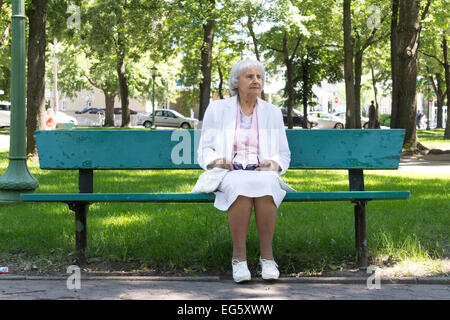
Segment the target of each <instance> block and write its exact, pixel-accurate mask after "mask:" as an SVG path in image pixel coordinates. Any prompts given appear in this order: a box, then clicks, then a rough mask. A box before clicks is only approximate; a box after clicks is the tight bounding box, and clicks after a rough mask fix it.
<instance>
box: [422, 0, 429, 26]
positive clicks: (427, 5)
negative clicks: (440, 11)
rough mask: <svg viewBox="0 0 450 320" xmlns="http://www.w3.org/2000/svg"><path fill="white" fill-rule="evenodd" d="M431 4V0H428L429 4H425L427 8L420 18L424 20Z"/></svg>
mask: <svg viewBox="0 0 450 320" xmlns="http://www.w3.org/2000/svg"><path fill="white" fill-rule="evenodd" d="M430 4H431V0H428V1H427V4H426V5H425V9H423V12H422V15H421V16H420V20H421V21H422V20H424V19H425V17H426V15H427V13H428V9H429V8H430Z"/></svg>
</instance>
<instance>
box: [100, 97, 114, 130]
mask: <svg viewBox="0 0 450 320" xmlns="http://www.w3.org/2000/svg"><path fill="white" fill-rule="evenodd" d="M103 94H104V95H105V109H106V110H105V123H104V124H103V126H104V127H114V100H115V98H116V95H115V94H110V93H109V92H108V91H106V90H103Z"/></svg>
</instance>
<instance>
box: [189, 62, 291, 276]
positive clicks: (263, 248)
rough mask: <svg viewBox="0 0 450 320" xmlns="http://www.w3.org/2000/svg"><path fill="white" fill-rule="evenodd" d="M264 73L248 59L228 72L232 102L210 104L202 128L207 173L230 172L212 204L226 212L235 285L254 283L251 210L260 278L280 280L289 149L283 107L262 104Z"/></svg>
mask: <svg viewBox="0 0 450 320" xmlns="http://www.w3.org/2000/svg"><path fill="white" fill-rule="evenodd" d="M264 79H265V72H264V67H263V65H262V64H261V63H260V62H258V61H253V60H244V61H241V62H239V63H237V64H236V65H234V67H233V68H232V70H231V73H230V80H229V85H230V90H231V93H232V97H231V98H227V99H223V100H217V101H213V102H211V104H210V105H209V106H208V108H207V110H206V112H205V116H204V119H203V125H202V134H201V138H200V143H199V148H198V162H199V164H200V166H201V167H202V168H203V169H205V170H208V169H212V168H215V167H220V168H226V169H228V170H229V171H228V172H227V173H226V174H225V176H224V177H223V180H222V181H221V183H220V185H219V187H218V190H216V192H215V195H216V198H215V202H214V206H215V207H216V208H218V209H219V210H223V211H227V210H228V222H229V227H230V231H231V236H232V240H233V257H232V268H233V278H234V280H235V281H236V282H242V281H247V280H250V278H251V275H250V271H249V270H248V266H247V261H246V260H247V258H246V238H247V231H248V227H249V223H250V217H251V213H252V208H254V209H255V219H256V226H257V229H258V235H259V240H260V259H259V261H260V264H261V268H262V278H263V279H265V280H273V279H278V277H279V271H278V269H277V267H278V266H277V264H276V263H275V261H274V257H273V252H272V239H273V235H274V230H275V222H276V216H277V208H278V206H279V205H280V203H281V202H282V200H283V198H284V196H285V194H286V191H285V190H283V188H282V187H283V185H285V184H284V183H283V181H282V180H281V178H280V177H279V175H281V174H283V173H285V172H286V170H287V169H288V167H289V162H290V155H291V154H290V151H289V146H288V142H287V139H286V132H285V128H284V123H283V117H282V114H281V111H280V109H279V108H277V107H275V106H274V105H272V104H269V103H267V102H265V101H264V100H261V99H260V98H259V97H258V96H259V95H260V93H261V91H262V89H263V87H264Z"/></svg>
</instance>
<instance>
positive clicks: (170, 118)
mask: <svg viewBox="0 0 450 320" xmlns="http://www.w3.org/2000/svg"><path fill="white" fill-rule="evenodd" d="M197 123H198V120H197V119H194V118H188V117H185V116H183V115H182V114H181V113H179V112H176V111H175V110H167V109H157V110H155V126H156V127H173V128H183V129H191V128H194V127H195V126H196V125H197ZM137 125H138V126H144V127H145V128H151V127H152V114H151V113H139V114H138V116H137Z"/></svg>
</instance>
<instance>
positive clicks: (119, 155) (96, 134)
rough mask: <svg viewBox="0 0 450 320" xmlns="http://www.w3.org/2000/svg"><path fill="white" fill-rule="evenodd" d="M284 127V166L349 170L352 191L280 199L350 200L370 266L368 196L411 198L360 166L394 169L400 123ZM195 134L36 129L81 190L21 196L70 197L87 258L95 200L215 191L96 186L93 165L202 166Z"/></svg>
mask: <svg viewBox="0 0 450 320" xmlns="http://www.w3.org/2000/svg"><path fill="white" fill-rule="evenodd" d="M286 133H287V138H288V141H289V147H290V150H291V164H290V168H289V170H296V169H314V170H316V169H326V170H348V179H349V191H330V192H308V186H307V185H302V186H300V187H299V189H300V192H295V193H294V192H293V193H287V194H286V197H285V198H284V202H302V201H349V202H352V203H354V214H355V243H356V250H357V258H358V262H359V265H360V266H361V267H367V265H368V261H367V241H366V204H367V202H368V201H371V200H397V199H408V198H409V191H365V190H364V173H363V170H374V169H398V165H399V160H400V155H401V149H402V144H403V137H404V130H403V129H392V130H357V129H355V130H353V129H352V130H287V131H286ZM199 138H200V130H154V131H153V130H85V131H84V130H54V131H36V141H37V148H38V153H39V162H40V167H41V169H45V170H78V171H79V193H31V194H22V195H21V199H22V200H23V201H24V202H62V203H67V204H68V206H69V208H70V210H72V211H74V212H75V232H76V233H75V238H76V256H77V259H78V263H84V262H86V261H87V237H86V235H87V234H86V232H87V223H86V215H87V213H88V209H89V205H90V204H92V203H95V202H167V203H177V202H178V203H202V202H203V203H205V202H210V203H211V202H214V194H212V193H209V194H206V193H189V192H188V193H97V192H94V170H133V169H139V170H142V169H150V170H158V169H181V170H186V169H199V168H200V167H199V165H198V164H197V161H196V159H197V152H196V150H197V146H198V141H199ZM130 187H131V186H130ZM294 187H295V188H296V187H297V186H295V185H294ZM211 210H215V209H213V208H212V207H211Z"/></svg>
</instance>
